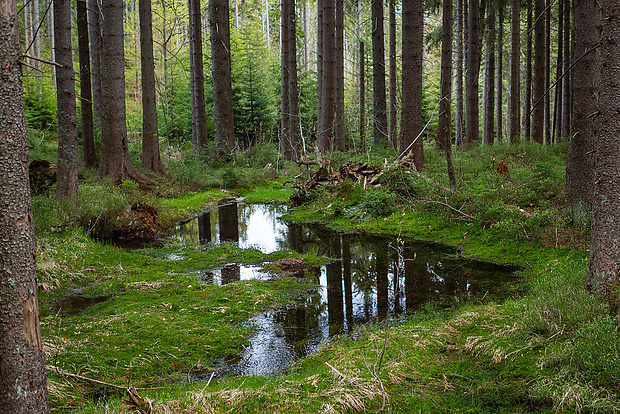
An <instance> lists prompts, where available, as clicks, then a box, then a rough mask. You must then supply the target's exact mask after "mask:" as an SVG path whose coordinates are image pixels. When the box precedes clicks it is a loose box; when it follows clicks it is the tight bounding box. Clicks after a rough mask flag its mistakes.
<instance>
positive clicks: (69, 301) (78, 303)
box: [55, 293, 112, 316]
mask: <svg viewBox="0 0 620 414" xmlns="http://www.w3.org/2000/svg"><path fill="white" fill-rule="evenodd" d="M111 297H112V296H84V294H82V293H72V294H70V295H68V296H65V297H63V298H60V299H58V300H56V304H55V305H56V306H55V308H56V312H59V313H60V314H61V315H67V316H74V315H77V314H79V313H80V312H82V311H83V310H84V309H87V308H89V307H91V306H93V305H95V304H97V303H101V302H105V301H106V300H109V299H110V298H111Z"/></svg>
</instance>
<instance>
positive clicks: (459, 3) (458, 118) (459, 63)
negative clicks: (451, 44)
mask: <svg viewBox="0 0 620 414" xmlns="http://www.w3.org/2000/svg"><path fill="white" fill-rule="evenodd" d="M464 2H465V0H456V80H455V95H456V108H454V129H455V141H456V145H462V144H463V55H464V47H463V5H464Z"/></svg>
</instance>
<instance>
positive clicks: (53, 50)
mask: <svg viewBox="0 0 620 414" xmlns="http://www.w3.org/2000/svg"><path fill="white" fill-rule="evenodd" d="M49 2H50V10H49V13H50V15H51V16H54V0H49ZM49 22H50V57H51V59H50V60H51V61H52V62H56V48H55V46H54V45H55V44H56V42H55V40H54V38H55V35H54V33H55V30H54V19H53V18H50V19H49ZM52 83H53V84H54V88H55V87H56V66H55V65H52Z"/></svg>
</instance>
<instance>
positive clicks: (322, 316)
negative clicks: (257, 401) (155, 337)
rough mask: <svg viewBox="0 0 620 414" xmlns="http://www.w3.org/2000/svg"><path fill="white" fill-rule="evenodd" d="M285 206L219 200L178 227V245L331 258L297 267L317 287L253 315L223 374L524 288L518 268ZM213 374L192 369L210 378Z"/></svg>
mask: <svg viewBox="0 0 620 414" xmlns="http://www.w3.org/2000/svg"><path fill="white" fill-rule="evenodd" d="M286 212H287V207H286V206H281V205H274V204H245V203H243V202H242V200H237V199H232V198H228V199H224V200H221V201H220V203H219V206H218V207H217V208H215V209H213V210H211V211H208V212H205V213H204V214H202V215H201V216H199V217H197V218H196V219H193V220H191V221H189V222H187V223H185V224H182V225H179V226H177V228H176V230H175V232H174V235H173V236H172V238H173V240H174V241H175V242H180V243H192V244H202V245H205V244H211V245H216V244H218V243H222V242H232V243H236V244H238V246H239V247H240V248H243V249H249V248H255V249H259V250H260V251H262V252H263V253H271V252H274V251H277V250H285V249H290V250H295V251H297V252H300V253H314V254H317V255H323V256H327V257H331V258H334V260H333V261H332V262H330V263H329V264H327V265H324V266H318V267H314V268H309V269H304V270H301V271H297V272H296V273H291V277H298V278H305V279H307V280H310V281H312V282H314V283H315V284H316V286H317V289H316V290H314V291H313V292H311V293H310V294H309V295H308V296H307V297H306V298H305V300H303V301H301V303H297V306H295V307H293V308H290V307H289V308H286V309H274V310H270V311H267V312H264V313H262V314H260V315H258V316H255V317H253V318H251V319H250V320H248V321H247V322H246V323H247V324H248V325H249V326H252V327H253V328H254V331H255V333H254V334H253V335H252V337H250V338H249V346H248V347H247V349H246V352H245V353H244V354H242V355H240V356H238V357H236V358H234V359H228V360H223V361H221V363H222V369H221V370H220V371H218V372H217V373H216V376H221V375H224V374H236V375H261V376H270V375H273V374H275V373H277V372H279V371H281V370H282V369H284V368H286V367H288V366H289V365H290V364H291V363H292V362H294V361H295V360H297V359H299V358H301V357H303V356H305V355H308V354H311V353H314V352H316V351H317V350H318V349H319V347H320V346H321V344H322V343H324V342H325V340H327V339H328V338H329V337H331V336H334V335H338V334H342V333H354V330H355V327H356V326H359V325H360V324H364V323H368V322H371V321H377V320H382V319H385V318H386V317H388V318H390V319H392V320H396V319H398V318H401V317H403V316H404V315H405V313H406V312H407V311H413V310H416V309H419V308H420V307H422V306H428V305H429V304H432V305H433V306H435V307H437V308H446V307H452V306H456V305H459V304H461V303H463V302H468V301H476V300H478V301H479V300H482V299H483V298H484V299H491V298H492V299H502V298H505V297H507V296H509V295H511V294H515V293H516V292H518V289H519V285H520V283H518V282H519V277H518V275H517V273H518V271H519V270H520V269H521V268H519V267H516V266H510V265H500V264H497V263H491V262H485V261H481V260H474V259H470V258H464V257H462V256H461V255H460V254H459V251H458V250H457V249H456V248H454V247H450V246H446V245H442V244H438V243H426V242H420V241H416V240H413V239H407V238H402V237H397V236H395V235H385V236H376V235H339V234H336V233H333V232H329V231H326V230H324V229H321V228H319V227H315V226H307V225H299V224H294V223H289V222H286V221H284V220H282V219H280V217H281V216H282V215H284V214H285V213H286ZM195 273H196V278H197V280H198V281H199V282H202V283H215V284H220V285H222V284H226V283H230V282H233V281H236V280H248V279H262V280H268V279H270V278H272V277H281V276H277V275H275V274H271V273H269V272H268V271H265V270H263V269H262V267H261V266H257V265H244V264H237V263H230V264H227V265H226V266H223V267H220V268H217V269H208V270H200V271H196V272H195ZM210 376H211V373H197V374H194V375H190V376H189V378H190V379H194V380H199V379H204V378H205V377H206V378H209V377H210Z"/></svg>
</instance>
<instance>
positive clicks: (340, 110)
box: [334, 0, 345, 151]
mask: <svg viewBox="0 0 620 414" xmlns="http://www.w3.org/2000/svg"><path fill="white" fill-rule="evenodd" d="M335 3H336V4H335V6H336V27H335V29H336V38H335V41H336V100H335V106H336V107H335V113H336V115H335V116H336V125H335V126H334V142H335V149H336V150H338V151H344V150H345V128H344V3H343V0H336V2H335Z"/></svg>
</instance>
